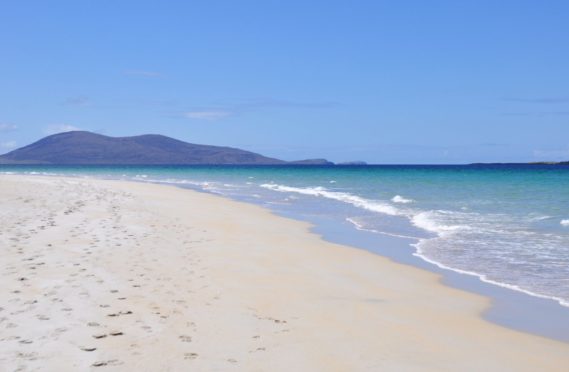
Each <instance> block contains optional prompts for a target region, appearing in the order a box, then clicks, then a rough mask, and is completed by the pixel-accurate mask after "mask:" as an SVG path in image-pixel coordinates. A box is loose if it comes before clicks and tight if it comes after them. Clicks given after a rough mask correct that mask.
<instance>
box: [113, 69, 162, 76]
mask: <svg viewBox="0 0 569 372" xmlns="http://www.w3.org/2000/svg"><path fill="white" fill-rule="evenodd" d="M123 73H124V74H125V75H132V76H142V77H147V78H157V77H161V76H163V75H162V74H161V73H159V72H156V71H149V70H125V71H123Z"/></svg>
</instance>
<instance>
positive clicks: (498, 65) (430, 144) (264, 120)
mask: <svg viewBox="0 0 569 372" xmlns="http://www.w3.org/2000/svg"><path fill="white" fill-rule="evenodd" d="M568 40H569V2H567V1H524V0H519V1H508V0H503V1H495V0H494V1H486V0H478V1H436V0H434V1H379V0H377V1H356V0H355V1H333V0H332V1H296V0H288V1H271V0H263V1H261V0H259V1H239V0H227V1H216V0H208V1H205V0H204V1H182V0H179V1H144V0H139V1H130V0H120V1H116V0H93V1H88V0H72V1H71V0H70V1H58V0H50V1H45V0H37V1H27V0H21V1H5V2H3V3H2V5H1V9H0V51H1V55H2V57H1V58H0V87H1V89H0V153H3V152H7V151H8V150H9V149H11V148H14V147H17V146H23V145H26V144H29V143H31V142H33V141H35V140H37V139H39V138H41V137H43V136H45V135H47V134H51V133H55V132H58V131H64V130H73V129H75V128H78V129H82V130H90V131H96V132H99V133H102V134H106V135H111V136H128V135H136V134H143V133H160V134H164V135H169V136H172V137H176V138H179V139H182V140H185V141H188V142H193V143H205V144H214V145H229V146H234V147H240V148H244V149H248V150H252V151H257V152H261V153H263V154H266V155H269V156H274V157H279V158H283V159H301V158H310V157H326V158H328V159H331V160H334V161H347V160H366V161H369V162H374V163H465V162H477V161H535V160H562V159H565V160H569V42H568Z"/></svg>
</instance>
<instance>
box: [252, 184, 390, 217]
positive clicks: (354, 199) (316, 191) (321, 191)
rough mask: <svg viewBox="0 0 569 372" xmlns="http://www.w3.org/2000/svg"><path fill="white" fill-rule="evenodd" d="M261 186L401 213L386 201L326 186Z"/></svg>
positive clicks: (363, 207)
mask: <svg viewBox="0 0 569 372" xmlns="http://www.w3.org/2000/svg"><path fill="white" fill-rule="evenodd" d="M261 187H263V188H265V189H269V190H273V191H279V192H293V193H297V194H304V195H311V196H319V197H323V198H327V199H333V200H337V201H341V202H344V203H348V204H351V205H353V206H355V207H358V208H362V209H366V210H369V211H372V212H379V213H384V214H388V215H390V216H398V215H400V214H401V213H400V211H399V210H398V209H397V208H395V207H393V206H391V205H388V204H386V203H382V202H380V201H376V200H368V199H364V198H362V197H360V196H356V195H353V194H350V193H347V192H339V191H329V190H328V189H326V188H324V187H291V186H284V185H277V184H273V183H265V184H262V185H261Z"/></svg>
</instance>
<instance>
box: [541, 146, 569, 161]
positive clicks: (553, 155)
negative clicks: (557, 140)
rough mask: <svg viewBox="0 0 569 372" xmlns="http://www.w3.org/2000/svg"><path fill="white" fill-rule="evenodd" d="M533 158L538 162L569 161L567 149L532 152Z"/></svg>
mask: <svg viewBox="0 0 569 372" xmlns="http://www.w3.org/2000/svg"><path fill="white" fill-rule="evenodd" d="M533 156H534V157H535V158H538V159H540V160H552V161H556V160H569V147H567V148H564V149H563V148H561V149H559V148H558V149H548V150H541V149H537V150H533Z"/></svg>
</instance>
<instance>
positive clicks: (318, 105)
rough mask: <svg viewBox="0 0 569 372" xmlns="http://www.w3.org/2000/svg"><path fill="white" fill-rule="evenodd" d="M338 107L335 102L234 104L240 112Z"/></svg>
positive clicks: (283, 101) (276, 100)
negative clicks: (262, 109) (267, 109)
mask: <svg viewBox="0 0 569 372" xmlns="http://www.w3.org/2000/svg"><path fill="white" fill-rule="evenodd" d="M338 106H340V103H339V102H335V101H312V102H309V101H306V102H302V101H292V100H282V99H262V100H257V101H251V102H244V103H240V104H236V105H235V107H236V108H238V109H242V110H249V109H261V108H300V109H303V108H304V109H328V108H335V107H338Z"/></svg>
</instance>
